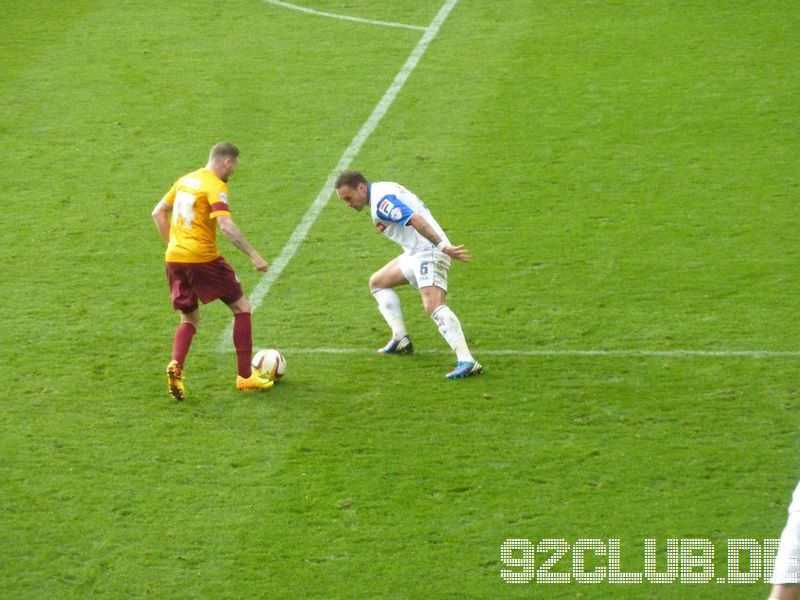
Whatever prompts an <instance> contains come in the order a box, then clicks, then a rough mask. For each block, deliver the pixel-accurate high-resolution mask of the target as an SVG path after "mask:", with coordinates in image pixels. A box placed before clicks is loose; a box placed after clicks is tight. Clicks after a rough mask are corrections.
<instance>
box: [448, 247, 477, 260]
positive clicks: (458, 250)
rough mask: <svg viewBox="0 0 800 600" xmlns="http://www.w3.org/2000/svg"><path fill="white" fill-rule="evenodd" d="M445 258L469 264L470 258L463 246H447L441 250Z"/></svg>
mask: <svg viewBox="0 0 800 600" xmlns="http://www.w3.org/2000/svg"><path fill="white" fill-rule="evenodd" d="M442 252H444V253H445V254H447V256H450V257H452V258H455V259H456V260H460V261H461V262H469V261H470V260H471V259H472V257H471V256H470V254H469V250H467V249H466V248H464V246H452V245H447V246H445V247H444V250H442Z"/></svg>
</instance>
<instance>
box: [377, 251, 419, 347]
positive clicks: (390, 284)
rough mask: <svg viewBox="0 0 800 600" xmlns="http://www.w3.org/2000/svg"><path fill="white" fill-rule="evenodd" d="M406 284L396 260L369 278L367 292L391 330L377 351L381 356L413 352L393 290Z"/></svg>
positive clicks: (398, 301) (398, 302) (398, 300)
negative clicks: (387, 340) (389, 337)
mask: <svg viewBox="0 0 800 600" xmlns="http://www.w3.org/2000/svg"><path fill="white" fill-rule="evenodd" d="M407 283H408V281H407V280H406V278H405V276H404V275H403V273H402V271H401V270H400V267H399V266H398V264H397V259H394V260H392V261H390V262H388V263H387V264H385V265H384V266H383V267H381V268H380V269H379V270H378V271H376V272H375V273H373V274H372V277H370V278H369V291H370V293H371V294H372V297H373V298H375V301H376V302H377V303H378V310H379V311H380V313H381V315H382V316H383V319H384V320H385V321H386V323H387V324H388V325H389V327H391V329H392V338H391V339H390V340H389V342H388V343H387V344H386V345H385V346H384V347H383V348H380V349H378V352H380V353H382V354H411V353H412V352H413V351H414V346H413V344H412V343H411V338H409V337H408V331H406V324H405V321H404V320H403V311H402V310H401V308H400V298H399V297H398V296H397V292H395V291H394V289H393V288H395V287H397V286H398V285H405V284H407Z"/></svg>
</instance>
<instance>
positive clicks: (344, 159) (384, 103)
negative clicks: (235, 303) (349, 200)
mask: <svg viewBox="0 0 800 600" xmlns="http://www.w3.org/2000/svg"><path fill="white" fill-rule="evenodd" d="M457 3H458V0H447V2H445V3H444V4H443V5H442V8H441V9H439V12H438V14H437V15H436V16H435V17H434V18H433V21H431V24H430V25H428V27H427V28H426V29H425V33H424V34H423V36H422V38H421V39H420V41H419V42H417V45H416V47H415V48H414V50H412V52H411V55H410V56H409V57H408V59H407V60H406V62H405V64H404V65H403V67H402V68H401V69H400V72H399V73H398V74H397V76H396V77H395V78H394V81H392V84H391V85H390V86H389V88H388V89H387V90H386V92H385V93H384V94H383V97H382V98H381V99H380V101H379V102H378V104H377V106H375V108H374V109H373V111H372V114H371V115H370V116H369V118H368V119H367V120H366V122H365V123H364V124H363V125H362V126H361V129H359V130H358V133H356V135H355V137H354V138H353V141H351V142H350V145H349V146H348V147H347V149H346V150H345V151H344V153H343V154H342V156H341V158H340V159H339V163H338V164H337V165H336V167H334V169H333V170H332V171H331V173H330V175H328V178H327V179H326V180H325V183H324V184H323V185H322V188H321V189H320V191H319V193H318V194H317V197H316V198H315V199H314V202H313V203H312V204H311V206H309V207H308V210H307V211H306V213H305V214H304V215H303V218H302V219H301V220H300V223H299V224H298V225H297V227H296V228H295V230H294V231H293V232H292V235H291V237H290V238H289V241H288V242H286V245H285V246H284V247H283V249H282V250H281V253H280V254H279V255H278V257H277V258H276V259H275V260H274V261H273V263H272V265H270V269H269V271H267V272H266V274H265V275H264V277H262V278H261V280H260V281H259V282H258V284H257V285H256V287H255V289H254V290H253V292H252V293H251V294H250V298H249V299H250V306H251V307H252V312H255V311H256V310H257V309H258V307H259V306H261V303H262V302H263V300H264V297H265V296H266V295H267V292H268V291H269V289H270V287H272V284H273V283H274V282H275V280H276V279H277V278H278V277H279V276H280V274H281V273H282V272H283V270H284V269H285V268H286V265H288V264H289V261H290V260H292V258H293V257H294V255H295V253H296V252H297V250H298V249H299V248H300V245H301V244H302V243H303V241H304V240H305V239H306V236H307V235H308V232H309V230H310V229H311V226H312V225H313V224H314V223H315V222H316V220H317V218H318V217H319V215H320V213H322V209H323V208H325V205H326V204H327V203H328V200H329V199H330V197H331V194H332V193H333V183H334V181H336V177H337V176H338V174H339V172H340V171H343V170H345V169H347V167H348V166H350V163H351V162H352V161H353V159H354V158H355V157H356V155H357V154H358V153H359V151H360V150H361V148H362V146H363V145H364V143H365V142H366V141H367V139H368V138H369V136H370V135H371V134H372V132H373V131H375V128H376V127H377V126H378V123H380V121H381V119H382V118H383V116H384V115H385V114H386V112H387V111H388V110H389V107H390V106H391V105H392V102H394V99H395V98H396V97H397V94H398V93H399V92H400V90H401V89H403V85H405V83H406V81H407V80H408V78H409V76H410V75H411V73H412V72H413V71H414V69H415V68H416V66H417V64H418V63H419V61H420V59H421V58H422V55H423V54H425V50H427V49H428V45H430V43H431V42H432V41H433V38H435V37H436V34H437V33H438V32H439V28H440V27H441V26H442V23H444V20H445V19H446V18H447V15H448V14H449V13H450V11H451V10H452V9H453V7H454V6H455V5H456V4H457ZM232 331H233V324H232V323H230V324H228V326H227V327H226V328H225V331H223V333H222V335H221V336H220V342H219V348H220V349H225V350H230V349H231V346H232V342H231V333H232Z"/></svg>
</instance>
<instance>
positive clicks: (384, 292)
mask: <svg viewBox="0 0 800 600" xmlns="http://www.w3.org/2000/svg"><path fill="white" fill-rule="evenodd" d="M372 295H373V296H374V297H375V300H376V301H377V303H378V310H379V311H381V314H382V315H383V318H384V319H385V320H386V322H387V323H388V324H389V327H391V328H392V339H395V340H401V339H403V338H404V337H405V336H406V335H408V332H407V331H406V323H405V321H403V311H402V310H400V298H398V297H397V293H396V292H395V291H394V290H393V289H391V288H381V289H378V290H372Z"/></svg>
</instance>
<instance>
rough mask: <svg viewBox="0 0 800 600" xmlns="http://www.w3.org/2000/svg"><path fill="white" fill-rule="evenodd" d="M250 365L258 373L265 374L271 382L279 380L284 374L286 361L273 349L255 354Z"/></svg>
mask: <svg viewBox="0 0 800 600" xmlns="http://www.w3.org/2000/svg"><path fill="white" fill-rule="evenodd" d="M252 364H253V367H255V368H256V369H258V370H259V371H263V372H265V373H267V374H268V375H269V378H270V379H272V380H276V379H280V378H281V377H283V375H284V373H286V359H285V358H284V357H283V354H281V353H280V352H278V351H277V350H275V348H266V349H265V350H259V351H258V352H256V353H255V354H254V355H253V363H252Z"/></svg>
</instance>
